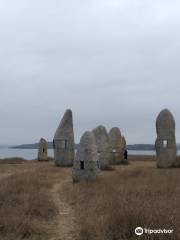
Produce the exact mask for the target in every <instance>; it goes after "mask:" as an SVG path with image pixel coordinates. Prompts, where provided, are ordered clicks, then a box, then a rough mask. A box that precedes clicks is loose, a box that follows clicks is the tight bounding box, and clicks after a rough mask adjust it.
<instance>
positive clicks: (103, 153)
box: [92, 126, 110, 170]
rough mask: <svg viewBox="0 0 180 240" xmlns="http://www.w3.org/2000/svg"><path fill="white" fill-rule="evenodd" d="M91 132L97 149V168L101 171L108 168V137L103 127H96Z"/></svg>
mask: <svg viewBox="0 0 180 240" xmlns="http://www.w3.org/2000/svg"><path fill="white" fill-rule="evenodd" d="M92 132H93V134H94V136H95V141H96V145H97V149H98V156H99V167H100V169H102V170H103V169H106V168H108V167H109V166H110V144H109V136H108V133H107V131H106V128H105V127H104V126H98V127H97V128H95V129H94V130H93V131H92Z"/></svg>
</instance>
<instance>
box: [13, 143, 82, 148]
mask: <svg viewBox="0 0 180 240" xmlns="http://www.w3.org/2000/svg"><path fill="white" fill-rule="evenodd" d="M77 146H78V144H75V148H77ZM9 148H13V149H38V143H32V144H21V145H18V146H11V147H9ZM48 149H53V143H52V142H48Z"/></svg>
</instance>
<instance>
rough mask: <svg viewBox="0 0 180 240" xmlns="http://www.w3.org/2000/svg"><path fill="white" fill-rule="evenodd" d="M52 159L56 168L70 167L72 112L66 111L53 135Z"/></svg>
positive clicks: (72, 137) (72, 134) (72, 136)
mask: <svg viewBox="0 0 180 240" xmlns="http://www.w3.org/2000/svg"><path fill="white" fill-rule="evenodd" d="M53 144H54V158H55V165H56V166H72V165H73V161H74V157H75V150H74V130H73V117H72V111H71V110H69V109H68V110H66V112H65V114H64V116H63V118H62V120H61V122H60V125H59V127H58V128H57V130H56V133H55V135H54V140H53Z"/></svg>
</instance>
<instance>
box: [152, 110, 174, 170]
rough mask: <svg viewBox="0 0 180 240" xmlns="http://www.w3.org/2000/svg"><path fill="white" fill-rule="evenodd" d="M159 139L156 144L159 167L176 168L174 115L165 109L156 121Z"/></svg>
mask: <svg viewBox="0 0 180 240" xmlns="http://www.w3.org/2000/svg"><path fill="white" fill-rule="evenodd" d="M156 132H157V139H156V143H155V148H156V155H157V167H159V168H170V167H176V166H177V162H176V154H177V148H176V137H175V120H174V117H173V115H172V113H171V112H170V111H169V110H168V109H165V110H163V111H161V112H160V114H159V115H158V117H157V120H156Z"/></svg>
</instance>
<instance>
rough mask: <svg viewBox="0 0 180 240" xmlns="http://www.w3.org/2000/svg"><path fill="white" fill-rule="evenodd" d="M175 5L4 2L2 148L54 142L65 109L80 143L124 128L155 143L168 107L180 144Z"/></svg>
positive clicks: (116, 0) (179, 38) (138, 139)
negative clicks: (100, 131) (100, 129)
mask: <svg viewBox="0 0 180 240" xmlns="http://www.w3.org/2000/svg"><path fill="white" fill-rule="evenodd" d="M179 96H180V2H179V1H178V0H173V1H171V0H168V1H167V0H156V1H152V0H149V1H144V0H86V1H84V0H76V1H75V0H64V1H62V0H51V1H49V0H30V1H25V0H6V1H4V0H0V99H1V101H0V106H1V119H0V144H21V143H32V142H36V141H39V139H40V138H41V137H45V138H46V139H48V140H49V141H50V140H52V138H53V135H54V132H55V130H56V128H57V126H58V124H59V122H60V119H61V117H62V116H63V113H64V111H65V110H66V109H67V108H71V109H72V110H73V114H74V116H73V117H74V131H75V136H76V142H78V141H79V137H80V136H81V135H82V133H83V132H84V131H85V130H91V129H93V128H94V127H96V126H97V125H99V124H103V125H105V126H106V127H107V129H108V130H109V129H110V128H111V127H114V126H118V127H120V129H121V132H122V133H123V134H124V135H125V137H126V139H127V142H128V143H154V141H155V138H156V132H155V119H156V117H157V115H158V113H159V112H160V111H161V110H162V109H163V108H169V109H170V110H171V111H172V113H173V114H174V117H175V119H176V128H177V131H176V136H177V141H179V142H180V97H179Z"/></svg>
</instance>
